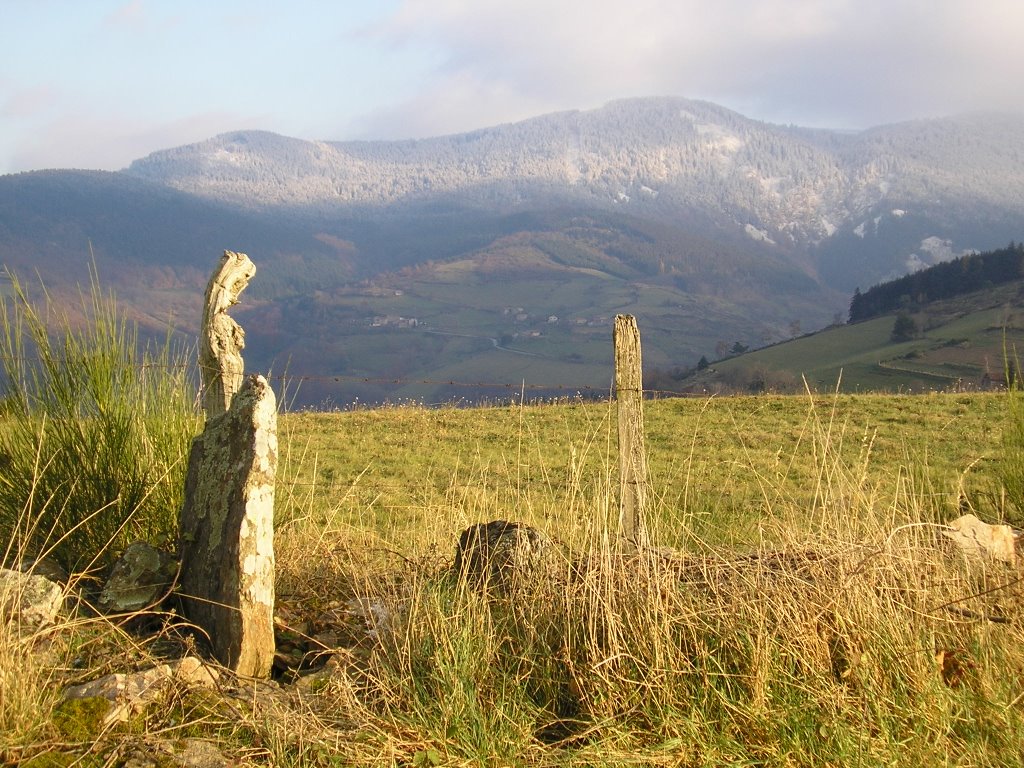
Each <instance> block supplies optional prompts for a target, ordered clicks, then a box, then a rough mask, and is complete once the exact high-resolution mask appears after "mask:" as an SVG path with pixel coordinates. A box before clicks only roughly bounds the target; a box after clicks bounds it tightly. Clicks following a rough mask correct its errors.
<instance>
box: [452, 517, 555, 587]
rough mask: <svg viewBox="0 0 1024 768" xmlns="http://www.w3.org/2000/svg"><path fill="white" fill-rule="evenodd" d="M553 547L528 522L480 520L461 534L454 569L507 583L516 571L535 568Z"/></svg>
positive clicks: (467, 575)
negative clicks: (486, 521)
mask: <svg viewBox="0 0 1024 768" xmlns="http://www.w3.org/2000/svg"><path fill="white" fill-rule="evenodd" d="M550 546H551V543H550V540H549V539H548V537H547V536H545V535H544V534H543V533H541V532H540V531H539V530H537V529H536V528H532V527H530V526H529V525H526V524H525V523H515V522H509V521H507V520H492V521H491V522H489V523H478V524H477V525H472V526H470V527H469V528H467V529H466V530H464V531H463V532H462V533H461V534H460V535H459V543H458V546H457V547H456V549H455V572H456V573H457V574H458V575H459V576H460V577H462V578H469V579H473V580H475V581H478V582H488V583H491V584H493V585H497V586H506V585H507V584H508V583H509V582H510V581H511V579H512V578H514V577H515V575H516V574H520V575H522V574H525V573H528V572H529V571H530V570H532V569H533V568H534V567H535V566H536V565H537V563H538V562H539V561H540V558H541V557H542V556H543V554H544V553H545V552H547V551H548V550H549V549H550Z"/></svg>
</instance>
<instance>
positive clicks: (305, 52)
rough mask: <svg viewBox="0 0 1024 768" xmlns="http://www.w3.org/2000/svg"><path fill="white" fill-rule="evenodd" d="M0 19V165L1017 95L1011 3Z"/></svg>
mask: <svg viewBox="0 0 1024 768" xmlns="http://www.w3.org/2000/svg"><path fill="white" fill-rule="evenodd" d="M0 18H3V24H0V50H2V51H3V59H2V67H0V70H2V74H0V173H3V172H7V171H13V170H28V169H32V168H42V167H54V166H74V167H92V168H96V167H102V168H119V167H123V166H125V165H127V164H128V163H129V162H130V161H131V160H132V159H134V158H137V157H139V156H141V155H144V154H147V153H148V152H150V151H153V150H156V149H160V148H165V147H168V146H173V145H177V144H182V143H186V142H191V141H196V140H199V139H201V138H204V137H206V136H209V135H212V134H214V133H220V132H225V131H229V130H236V129H242V128H256V129H264V130H270V131H275V132H278V133H282V134H286V135H291V136H297V137H301V138H307V139H334V140H342V139H348V138H406V137H423V136H430V135H438V134H444V133H455V132H463V131H468V130H472V129H475V128H481V127H485V126H489V125H495V124H498V123H502V122H509V121H514V120H519V119H523V118H526V117H530V116H533V115H537V114H542V113H546V112H551V111H559V110H567V109H586V108H592V107H596V106H600V105H601V104H603V103H606V102H608V101H610V100H612V99H618V98H624V97H632V96H647V95H678V96H685V97H689V98H698V99H707V100H710V101H714V102H716V103H720V104H723V105H725V106H727V107H730V108H732V109H734V110H737V111H740V112H742V113H743V114H746V115H749V116H751V117H755V118H758V119H761V120H767V121H770V122H778V123H796V124H801V125H809V126H825V127H837V128H859V127H865V126H870V125H876V124H879V123H890V122H896V121H900V120H905V119H909V118H914V117H924V116H938V115H948V114H953V113H957V112H963V111H971V110H1003V111H1015V112H1024V89H1022V88H1020V87H1019V83H1020V82H1021V81H1024V57H1022V56H1020V55H1019V40H1018V37H1019V33H1020V31H1021V30H1022V29H1024V4H1022V3H1020V2H1019V0H981V1H980V2H979V1H978V0H718V1H717V2H715V3H710V2H706V1H705V0H633V2H629V3H622V2H612V1H611V0H557V2H551V1H550V0H474V1H473V2H467V1H466V0H350V1H348V2H345V3H337V2H329V1H328V0H295V2H293V3H290V4H288V5H287V6H285V5H282V4H280V3H276V2H272V0H247V1H246V0H219V2H217V3H204V2H199V1H198V0H182V2H179V3H174V4H166V3H158V2H155V0H131V1H130V2H124V1H123V0H94V1H92V2H88V3H65V2H59V0H38V1H37V2H32V3H25V2H19V1H18V0H0Z"/></svg>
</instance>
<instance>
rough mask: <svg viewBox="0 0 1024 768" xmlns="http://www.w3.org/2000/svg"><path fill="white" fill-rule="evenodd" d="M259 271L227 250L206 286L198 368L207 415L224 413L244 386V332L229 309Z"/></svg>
mask: <svg viewBox="0 0 1024 768" xmlns="http://www.w3.org/2000/svg"><path fill="white" fill-rule="evenodd" d="M255 274H256V265H255V264H253V263H252V261H251V260H250V259H249V257H248V256H246V255H245V254H244V253H235V252H234V251H224V255H223V256H222V257H221V260H220V266H219V267H218V268H217V269H216V270H214V272H213V275H211V276H210V282H209V283H208V284H207V286H206V305H205V308H204V309H203V322H202V327H201V329H200V332H199V370H200V373H201V374H202V383H203V408H204V409H205V410H206V418H207V419H212V418H213V417H214V416H217V415H218V414H221V413H224V411H226V410H227V409H228V406H230V405H231V398H232V397H233V396H234V394H235V393H236V392H237V391H238V388H239V387H240V386H241V385H242V372H243V370H244V363H243V361H242V348H243V347H245V331H243V330H242V327H241V326H240V325H239V324H238V323H236V322H235V321H234V319H232V317H231V316H230V315H228V313H227V311H228V310H229V309H230V308H231V307H233V306H234V305H235V304H237V303H238V295H239V294H240V293H241V292H242V291H244V290H245V287H246V286H247V285H248V284H249V281H250V280H252V278H253V275H255Z"/></svg>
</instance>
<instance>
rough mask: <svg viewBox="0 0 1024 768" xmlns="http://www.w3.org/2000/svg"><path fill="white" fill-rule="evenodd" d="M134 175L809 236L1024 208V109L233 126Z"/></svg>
mask: <svg viewBox="0 0 1024 768" xmlns="http://www.w3.org/2000/svg"><path fill="white" fill-rule="evenodd" d="M128 173H129V174H132V175H136V176H141V177H146V178H148V179H151V180H158V181H161V182H163V183H166V184H169V185H171V186H173V187H176V188H179V189H181V190H184V191H189V192H193V193H200V194H203V195H207V196H210V197H214V198H217V199H220V200H224V201H230V202H234V203H241V204H244V205H246V206H255V207H262V206H288V207H293V206H301V207H304V208H305V207H309V208H313V209H316V210H318V211H320V212H321V213H326V214H329V213H330V212H331V211H338V210H341V209H344V208H346V207H349V206H352V205H360V206H363V205H372V206H376V205H395V204H401V203H416V202H422V201H427V200H431V199H436V198H438V197H440V198H442V199H447V200H452V201H459V202H463V203H472V204H475V205H484V206H488V205H491V206H501V207H508V206H513V207H514V206H521V205H529V204H530V200H531V198H534V199H535V198H546V199H549V200H550V199H556V200H558V199H561V200H564V201H565V202H576V203H581V202H585V203H587V204H592V205H599V206H601V205H606V206H615V207H626V208H629V209H630V210H631V211H632V212H634V213H641V214H643V213H647V214H650V215H654V216H661V215H666V214H668V215H671V213H672V212H673V211H674V210H677V209H679V208H680V207H685V208H690V209H697V210H699V211H701V212H702V213H704V214H707V215H710V216H712V217H713V218H715V219H716V220H722V221H723V222H726V221H730V222H731V223H733V224H735V225H738V226H739V227H740V228H741V229H742V230H743V231H745V232H747V233H748V235H749V236H751V237H754V238H759V239H763V240H766V241H770V242H775V243H778V244H779V245H780V246H783V247H791V246H809V245H813V244H815V243H820V242H821V241H824V240H826V239H827V238H829V237H831V236H833V235H835V234H836V233H838V232H843V231H847V232H860V233H861V234H863V233H864V232H865V231H866V230H865V227H870V226H873V225H872V224H871V222H872V221H873V219H874V218H876V217H877V216H879V214H880V213H881V214H883V215H885V214H886V213H887V212H890V211H892V210H911V211H912V212H915V213H920V212H923V211H924V210H933V209H935V208H937V207H944V208H949V207H953V208H955V209H957V210H961V209H963V208H965V207H967V208H972V209H973V208H976V207H984V208H986V209H989V212H990V213H992V212H995V213H997V214H998V213H1007V214H1010V215H1021V214H1022V213H1024V118H1022V117H1019V116H1009V115H968V116H961V117H954V118H947V119H937V120H928V121H917V122H911V123H903V124H897V125H892V126H882V127H877V128H872V129H869V130H866V131H863V132H859V133H847V132H839V131H834V132H833V131H823V130H808V129H801V128H797V127H783V126H777V125H771V124H767V123H762V122H758V121H755V120H750V119H748V118H746V117H743V116H742V115H739V114H737V113H735V112H732V111H729V110H727V109H725V108H722V107H719V106H716V105H714V104H709V103H707V102H698V101H690V100H686V99H681V98H644V99H629V100H622V101H616V102H612V103H610V104H608V105H606V106H605V107H602V108H600V109H595V110H590V111H573V112H561V113H555V114H549V115H544V116H541V117H537V118H533V119H530V120H526V121H523V122H519V123H514V124H509V125H502V126H497V127H493V128H486V129H482V130H478V131H473V132H471V133H465V134H459V135H454V136H444V137H438V138H431V139H423V140H409V141H386V142H385V141H372V142H324V141H321V142H307V141H301V140H297V139H289V138H285V137H282V136H277V135H275V134H270V133H265V132H250V131H243V132H234V133H229V134H224V135H221V136H217V137H215V138H212V139H210V140H208V141H204V142H201V143H198V144H193V145H189V146H185V147H179V148H176V149H171V150H166V151H162V152H157V153H154V154H152V155H150V156H148V157H146V158H144V159H141V160H138V161H136V162H134V163H133V164H132V165H131V167H130V168H129V170H128ZM858 228H860V229H858ZM936 234H937V235H941V234H942V233H936Z"/></svg>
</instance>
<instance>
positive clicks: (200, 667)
mask: <svg viewBox="0 0 1024 768" xmlns="http://www.w3.org/2000/svg"><path fill="white" fill-rule="evenodd" d="M217 679H218V673H217V672H216V671H215V670H213V669H211V668H210V667H208V666H206V665H205V664H203V662H202V661H200V660H199V659H197V658H195V657H194V656H189V657H186V658H184V659H178V660H176V661H173V662H170V663H167V664H159V665H157V666H155V667H150V668H149V669H144V670H142V671H139V672H134V673H131V674H123V673H115V674H112V675H106V676H104V677H101V678H98V679H96V680H92V681H90V682H88V683H82V684H81V685H74V686H71V687H70V688H68V689H67V690H66V691H65V692H64V701H63V702H62V703H61V705H60V707H59V708H58V714H59V715H60V716H61V717H62V718H63V721H64V722H66V727H62V728H61V730H65V731H66V730H67V729H69V728H72V727H76V726H75V725H74V724H75V722H76V720H77V721H78V726H77V727H79V728H87V729H88V732H86V733H83V734H80V735H81V736H82V737H83V738H82V739H80V740H86V739H88V738H93V737H95V736H96V735H97V734H98V733H100V731H102V730H104V729H106V728H109V727H111V726H112V725H115V724H117V723H122V722H126V721H127V720H128V719H129V718H130V717H131V715H132V714H135V713H138V712H142V711H143V710H145V708H146V707H148V706H150V705H151V704H153V703H154V702H156V701H158V700H159V698H160V696H161V695H162V694H163V693H164V692H166V691H167V690H168V688H170V687H172V686H175V685H177V686H180V687H182V688H197V687H198V688H212V687H214V686H215V685H216V683H217ZM86 715H88V717H86ZM58 725H60V723H58Z"/></svg>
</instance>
